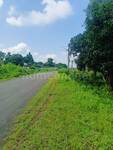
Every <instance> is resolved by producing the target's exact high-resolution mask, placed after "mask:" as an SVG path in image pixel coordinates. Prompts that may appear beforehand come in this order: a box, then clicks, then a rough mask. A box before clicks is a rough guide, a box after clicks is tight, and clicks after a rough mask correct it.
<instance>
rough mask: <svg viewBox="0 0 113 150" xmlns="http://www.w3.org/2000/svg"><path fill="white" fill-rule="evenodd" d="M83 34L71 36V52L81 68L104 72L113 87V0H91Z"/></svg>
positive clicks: (69, 48) (69, 50) (69, 47)
mask: <svg viewBox="0 0 113 150" xmlns="http://www.w3.org/2000/svg"><path fill="white" fill-rule="evenodd" d="M86 14H87V17H86V20H85V26H86V30H85V32H84V33H83V34H79V35H76V36H75V37H73V38H71V40H70V43H69V46H68V52H69V55H73V56H74V57H75V56H76V59H75V62H76V64H77V68H78V69H79V70H84V71H85V70H93V71H94V73H95V75H96V73H97V72H101V73H102V74H103V76H104V78H105V79H106V81H107V83H108V84H109V85H110V86H111V88H112V89H113V0H90V3H89V5H88V8H87V10H86Z"/></svg>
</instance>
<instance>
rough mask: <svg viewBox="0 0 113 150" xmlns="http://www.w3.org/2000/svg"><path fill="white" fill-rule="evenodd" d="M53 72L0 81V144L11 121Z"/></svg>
mask: <svg viewBox="0 0 113 150" xmlns="http://www.w3.org/2000/svg"><path fill="white" fill-rule="evenodd" d="M53 74H54V73H40V74H36V75H32V76H29V77H25V78H17V79H13V80H9V81H1V82H0V145H1V144H2V142H3V141H2V139H3V138H4V137H5V136H6V135H7V133H8V131H9V127H10V126H11V122H12V121H13V119H14V118H15V116H16V115H17V114H19V113H20V112H21V110H22V108H23V107H24V106H25V105H26V104H27V102H28V101H29V100H30V99H31V98H32V97H33V96H34V95H35V94H36V93H37V92H38V91H39V90H40V89H41V87H42V86H43V85H44V84H45V83H46V82H47V80H48V78H50V77H51V76H52V75H53Z"/></svg>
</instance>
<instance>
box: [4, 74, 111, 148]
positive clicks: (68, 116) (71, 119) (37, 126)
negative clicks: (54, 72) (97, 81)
mask: <svg viewBox="0 0 113 150" xmlns="http://www.w3.org/2000/svg"><path fill="white" fill-rule="evenodd" d="M98 93H99V92H98V91H97V92H96V89H91V88H88V87H87V88H86V86H85V85H82V84H80V83H78V82H74V81H71V80H67V79H63V78H58V77H57V78H55V79H52V80H50V81H49V83H48V84H47V85H46V86H45V87H44V88H43V89H42V90H41V92H40V93H39V94H38V95H36V96H35V97H34V98H33V99H32V100H31V102H30V103H29V104H28V106H27V107H26V108H25V110H24V112H23V114H22V115H20V116H19V117H18V119H17V121H16V123H15V127H14V128H13V130H12V132H11V134H10V136H9V137H8V138H7V140H6V144H5V146H4V148H3V150H112V149H113V101H112V97H110V96H108V94H107V93H106V92H104V91H101V90H100V93H101V94H98Z"/></svg>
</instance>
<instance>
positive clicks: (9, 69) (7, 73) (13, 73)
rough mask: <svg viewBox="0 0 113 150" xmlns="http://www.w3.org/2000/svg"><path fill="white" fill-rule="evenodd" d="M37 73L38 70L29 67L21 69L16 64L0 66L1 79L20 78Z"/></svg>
mask: <svg viewBox="0 0 113 150" xmlns="http://www.w3.org/2000/svg"><path fill="white" fill-rule="evenodd" d="M35 72H36V70H34V69H30V68H27V67H21V66H17V65H14V64H6V65H3V66H0V79H8V78H13V77H19V76H23V75H29V74H32V73H35Z"/></svg>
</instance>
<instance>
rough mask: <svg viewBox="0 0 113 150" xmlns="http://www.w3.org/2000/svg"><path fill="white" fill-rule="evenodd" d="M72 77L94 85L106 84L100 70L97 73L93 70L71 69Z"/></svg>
mask: <svg viewBox="0 0 113 150" xmlns="http://www.w3.org/2000/svg"><path fill="white" fill-rule="evenodd" d="M70 77H71V78H72V79H73V80H77V81H80V82H82V83H85V84H89V85H93V86H94V85H95V86H102V85H105V84H106V82H105V80H104V77H103V75H102V74H101V73H99V72H97V73H96V74H95V73H94V72H93V71H80V70H70Z"/></svg>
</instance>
